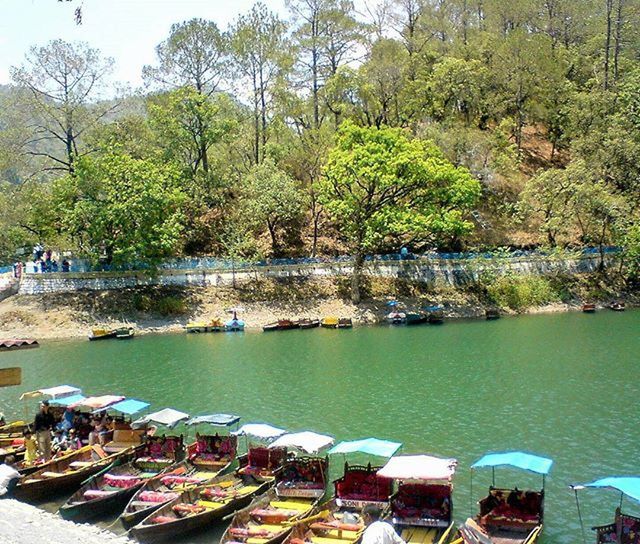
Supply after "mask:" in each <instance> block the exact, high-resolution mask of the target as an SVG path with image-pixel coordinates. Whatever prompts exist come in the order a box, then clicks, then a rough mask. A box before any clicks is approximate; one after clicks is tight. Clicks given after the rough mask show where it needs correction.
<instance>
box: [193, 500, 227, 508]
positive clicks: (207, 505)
mask: <svg viewBox="0 0 640 544" xmlns="http://www.w3.org/2000/svg"><path fill="white" fill-rule="evenodd" d="M198 506H204V507H205V508H209V509H210V510H217V509H218V508H222V507H223V506H224V503H223V502H212V501H198Z"/></svg>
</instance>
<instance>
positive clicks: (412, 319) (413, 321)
mask: <svg viewBox="0 0 640 544" xmlns="http://www.w3.org/2000/svg"><path fill="white" fill-rule="evenodd" d="M405 319H406V323H407V325H421V324H422V323H426V322H427V320H428V319H429V316H428V315H427V314H424V313H422V312H407V313H406V316H405Z"/></svg>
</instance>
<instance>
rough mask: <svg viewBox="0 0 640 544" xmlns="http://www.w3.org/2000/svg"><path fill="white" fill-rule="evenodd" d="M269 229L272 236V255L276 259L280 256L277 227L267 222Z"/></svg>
mask: <svg viewBox="0 0 640 544" xmlns="http://www.w3.org/2000/svg"><path fill="white" fill-rule="evenodd" d="M267 228H268V229H269V235H270V236H271V253H273V255H274V257H277V256H278V252H279V251H280V246H279V245H278V237H277V236H276V226H275V225H274V224H273V223H272V222H271V221H269V220H267Z"/></svg>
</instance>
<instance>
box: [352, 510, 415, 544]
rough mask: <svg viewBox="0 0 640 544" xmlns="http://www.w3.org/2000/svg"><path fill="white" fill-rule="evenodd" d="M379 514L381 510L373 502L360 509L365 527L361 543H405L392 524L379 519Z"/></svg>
mask: <svg viewBox="0 0 640 544" xmlns="http://www.w3.org/2000/svg"><path fill="white" fill-rule="evenodd" d="M381 514H382V510H380V508H378V507H377V506H375V505H373V504H368V505H367V506H365V507H364V508H363V509H362V518H363V520H364V523H365V525H366V526H367V528H366V529H365V530H364V533H363V534H362V540H361V544H406V543H405V541H404V540H402V538H400V536H399V535H398V533H396V530H395V529H394V528H393V525H391V524H390V523H387V522H386V521H382V520H381V519H380V516H381Z"/></svg>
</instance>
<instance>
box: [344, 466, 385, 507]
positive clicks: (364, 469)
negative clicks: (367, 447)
mask: <svg viewBox="0 0 640 544" xmlns="http://www.w3.org/2000/svg"><path fill="white" fill-rule="evenodd" d="M381 468H382V467H379V466H371V463H369V464H368V465H353V464H351V465H350V464H349V463H348V462H345V464H344V474H343V475H342V477H340V478H338V479H337V480H334V481H333V485H334V489H335V497H336V499H340V510H352V511H360V510H362V508H364V507H365V506H366V505H367V504H375V505H376V506H378V507H380V509H381V510H383V509H386V508H387V507H388V506H389V497H391V495H392V494H393V480H391V479H390V478H381V477H380V476H378V470H380V469H381Z"/></svg>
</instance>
